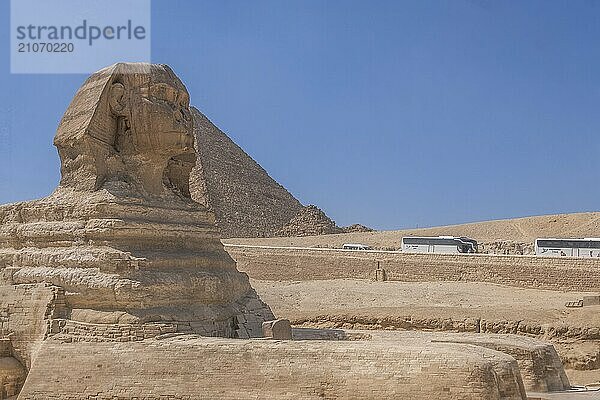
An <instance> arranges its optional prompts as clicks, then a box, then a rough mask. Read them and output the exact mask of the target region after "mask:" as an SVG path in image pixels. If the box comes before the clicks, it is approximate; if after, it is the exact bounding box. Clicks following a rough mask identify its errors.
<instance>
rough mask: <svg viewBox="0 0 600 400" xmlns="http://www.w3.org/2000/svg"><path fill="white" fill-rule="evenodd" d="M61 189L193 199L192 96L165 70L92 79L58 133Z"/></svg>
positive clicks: (131, 70) (128, 69)
mask: <svg viewBox="0 0 600 400" xmlns="http://www.w3.org/2000/svg"><path fill="white" fill-rule="evenodd" d="M54 144H55V145H56V146H57V148H58V152H59V155H60V158H61V173H62V179H61V186H63V187H64V186H67V187H72V188H75V189H77V190H98V189H100V188H102V187H120V188H122V189H123V188H125V189H128V190H132V191H143V192H147V193H150V194H162V193H164V192H165V191H168V190H174V191H178V192H180V193H181V194H184V195H186V196H189V186H188V180H189V172H190V171H191V168H192V167H193V165H194V163H195V152H194V136H193V120H192V114H191V111H190V107H189V94H188V92H187V90H186V88H185V86H184V85H183V83H182V82H181V81H180V80H179V78H177V76H176V75H175V74H174V73H173V71H172V70H171V69H170V68H169V67H168V66H166V65H155V64H126V63H120V64H115V65H113V66H110V67H107V68H105V69H103V70H100V71H98V72H96V73H94V74H93V75H92V76H90V77H89V78H88V79H87V80H86V82H85V83H84V84H83V86H82V87H81V88H80V89H79V90H78V92H77V94H76V95H75V97H74V99H73V101H72V102H71V104H70V105H69V108H68V109H67V111H66V112H65V115H64V116H63V119H62V120H61V123H60V125H59V127H58V130H57V134H56V137H55V139H54Z"/></svg>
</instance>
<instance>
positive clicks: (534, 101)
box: [0, 0, 600, 229]
mask: <svg viewBox="0 0 600 400" xmlns="http://www.w3.org/2000/svg"><path fill="white" fill-rule="evenodd" d="M0 4H1V5H0V15H1V18H2V27H1V28H2V29H1V31H0V52H1V53H2V54H4V55H5V56H3V57H1V58H0V124H2V125H0V128H1V127H2V126H4V127H8V130H6V129H5V132H6V131H8V132H9V135H8V140H5V141H4V142H2V138H0V146H2V147H0V203H6V202H13V201H18V200H26V199H32V198H36V197H41V196H44V195H47V194H49V193H50V192H51V191H52V190H53V188H54V187H55V186H56V184H57V182H58V179H59V164H58V157H57V154H56V151H55V149H54V147H53V146H52V144H51V143H52V138H53V136H54V133H55V129H56V126H57V124H58V121H59V119H60V117H61V116H62V113H63V112H64V110H65V109H66V107H67V105H68V103H69V102H70V100H71V98H72V96H73V94H74V93H75V91H76V90H77V88H78V87H79V86H80V84H81V83H82V81H83V80H84V79H85V76H83V75H10V73H9V60H8V51H9V50H8V44H9V39H8V35H9V21H8V15H9V13H8V1H6V0H3V1H2V2H1V3H0ZM152 59H153V62H157V63H167V64H170V65H171V66H172V68H173V69H174V70H175V72H176V73H177V74H178V75H179V76H180V77H181V78H182V79H183V81H184V82H185V83H186V85H187V87H188V89H189V91H190V94H191V98H192V104H194V105H195V106H197V107H198V108H199V109H200V110H202V111H203V112H204V113H205V114H207V115H208V116H209V118H211V119H212V120H213V122H215V123H216V124H217V125H218V126H219V127H220V128H221V129H222V130H223V131H225V132H226V133H228V134H229V135H230V137H231V138H232V139H233V140H234V141H235V142H237V143H238V144H239V145H240V146H241V147H242V148H244V149H245V150H246V152H248V153H249V154H250V155H251V156H252V157H253V158H254V159H255V160H257V161H258V162H259V163H260V164H261V165H262V166H263V167H264V168H265V169H266V170H267V171H268V172H269V173H270V174H271V176H272V177H274V178H275V179H276V180H277V181H279V182H280V183H281V184H283V185H284V186H285V187H287V188H288V189H289V190H290V191H291V192H292V193H293V194H294V195H295V196H296V197H297V198H298V199H300V200H301V201H302V202H304V203H307V204H308V203H313V204H316V205H318V206H319V207H321V208H322V209H324V210H325V211H326V212H327V213H328V214H329V215H330V216H331V217H332V218H333V219H335V220H336V221H337V222H338V223H339V224H340V225H346V224H350V223H354V222H359V223H363V224H366V225H370V226H373V227H376V228H379V229H394V228H400V227H415V226H417V225H418V226H428V225H440V224H451V223H461V222H467V221H476V220H487V219H498V218H509V217H517V216H526V215H535V214H548V213H563V212H578V211H591V210H599V209H600V180H599V178H600V156H599V155H600V138H599V134H600V112H599V111H600V1H585V0H579V1H550V0H548V1H520V0H519V1H505V0H498V1H486V0H469V1H468V0H454V1H416V0H415V1H366V0H365V1H332V0H327V1H325V0H321V1H211V2H208V1H195V0H194V1H193V0H189V1H181V0H180V1H166V0H164V1H162V0H154V1H153V7H152ZM5 139H6V138H5Z"/></svg>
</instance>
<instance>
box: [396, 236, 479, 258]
mask: <svg viewBox="0 0 600 400" xmlns="http://www.w3.org/2000/svg"><path fill="white" fill-rule="evenodd" d="M402 251H405V252H407V253H442V254H461V253H476V252H477V241H476V240H475V239H471V238H468V237H456V236H432V237H430V236H408V237H403V238H402Z"/></svg>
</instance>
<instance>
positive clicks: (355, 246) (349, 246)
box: [342, 243, 373, 250]
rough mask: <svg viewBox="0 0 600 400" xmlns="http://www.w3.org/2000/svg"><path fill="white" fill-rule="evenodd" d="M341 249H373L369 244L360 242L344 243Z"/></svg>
mask: <svg viewBox="0 0 600 400" xmlns="http://www.w3.org/2000/svg"><path fill="white" fill-rule="evenodd" d="M342 249H344V250H373V249H372V248H371V247H370V246H367V245H366V244H360V243H344V245H343V246H342Z"/></svg>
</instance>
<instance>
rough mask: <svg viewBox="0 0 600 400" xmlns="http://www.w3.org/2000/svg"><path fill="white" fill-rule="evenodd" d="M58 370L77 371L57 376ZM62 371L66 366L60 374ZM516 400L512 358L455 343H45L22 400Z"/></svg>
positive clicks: (184, 339)
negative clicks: (70, 366) (63, 365)
mask: <svg viewBox="0 0 600 400" xmlns="http://www.w3.org/2000/svg"><path fill="white" fill-rule="evenodd" d="M59 360H64V362H68V364H69V365H74V366H76V368H57V366H58V365H60V362H61V361H59ZM65 365H66V364H65ZM117 398H118V399H120V400H133V399H146V400H151V399H152V400H159V399H179V400H183V399H187V400H192V399H200V398H202V399H258V398H261V399H262V398H268V399H273V400H283V399H285V400H291V399H294V400H296V399H315V400H316V399H323V398H326V399H338V398H339V399H358V398H360V399H365V400H369V399H373V400H375V399H377V400H380V399H392V398H410V399H413V400H426V399H427V400H428V399H431V398H436V399H440V400H443V399H447V400H459V399H460V400H470V399H472V400H475V399H477V400H485V399H490V400H491V399H494V400H523V399H525V389H524V387H523V382H522V379H521V375H520V373H519V368H518V365H517V362H516V361H515V359H514V358H512V357H510V356H508V355H506V354H503V353H500V352H497V351H494V350H489V349H485V348H482V347H478V346H472V345H464V344H455V343H431V342H425V341H423V342H422V343H420V344H413V343H411V344H409V345H405V344H402V343H394V344H391V343H389V342H386V341H364V342H348V341H308V342H303V341H300V342H296V341H271V340H234V339H215V338H199V337H195V336H193V335H191V336H187V335H184V336H180V337H172V338H168V339H163V340H145V341H143V342H127V343H118V342H104V343H88V342H80V343H63V342H60V341H57V340H53V339H50V340H48V341H46V342H44V344H43V346H42V349H41V350H40V352H39V354H38V357H37V358H36V361H35V363H34V365H33V367H32V369H31V371H30V373H29V376H28V378H27V382H26V384H25V387H24V388H23V391H22V392H21V393H20V395H19V399H20V400H59V399H60V400H84V399H85V400H89V399H95V400H108V399H110V400H112V399H117Z"/></svg>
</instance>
